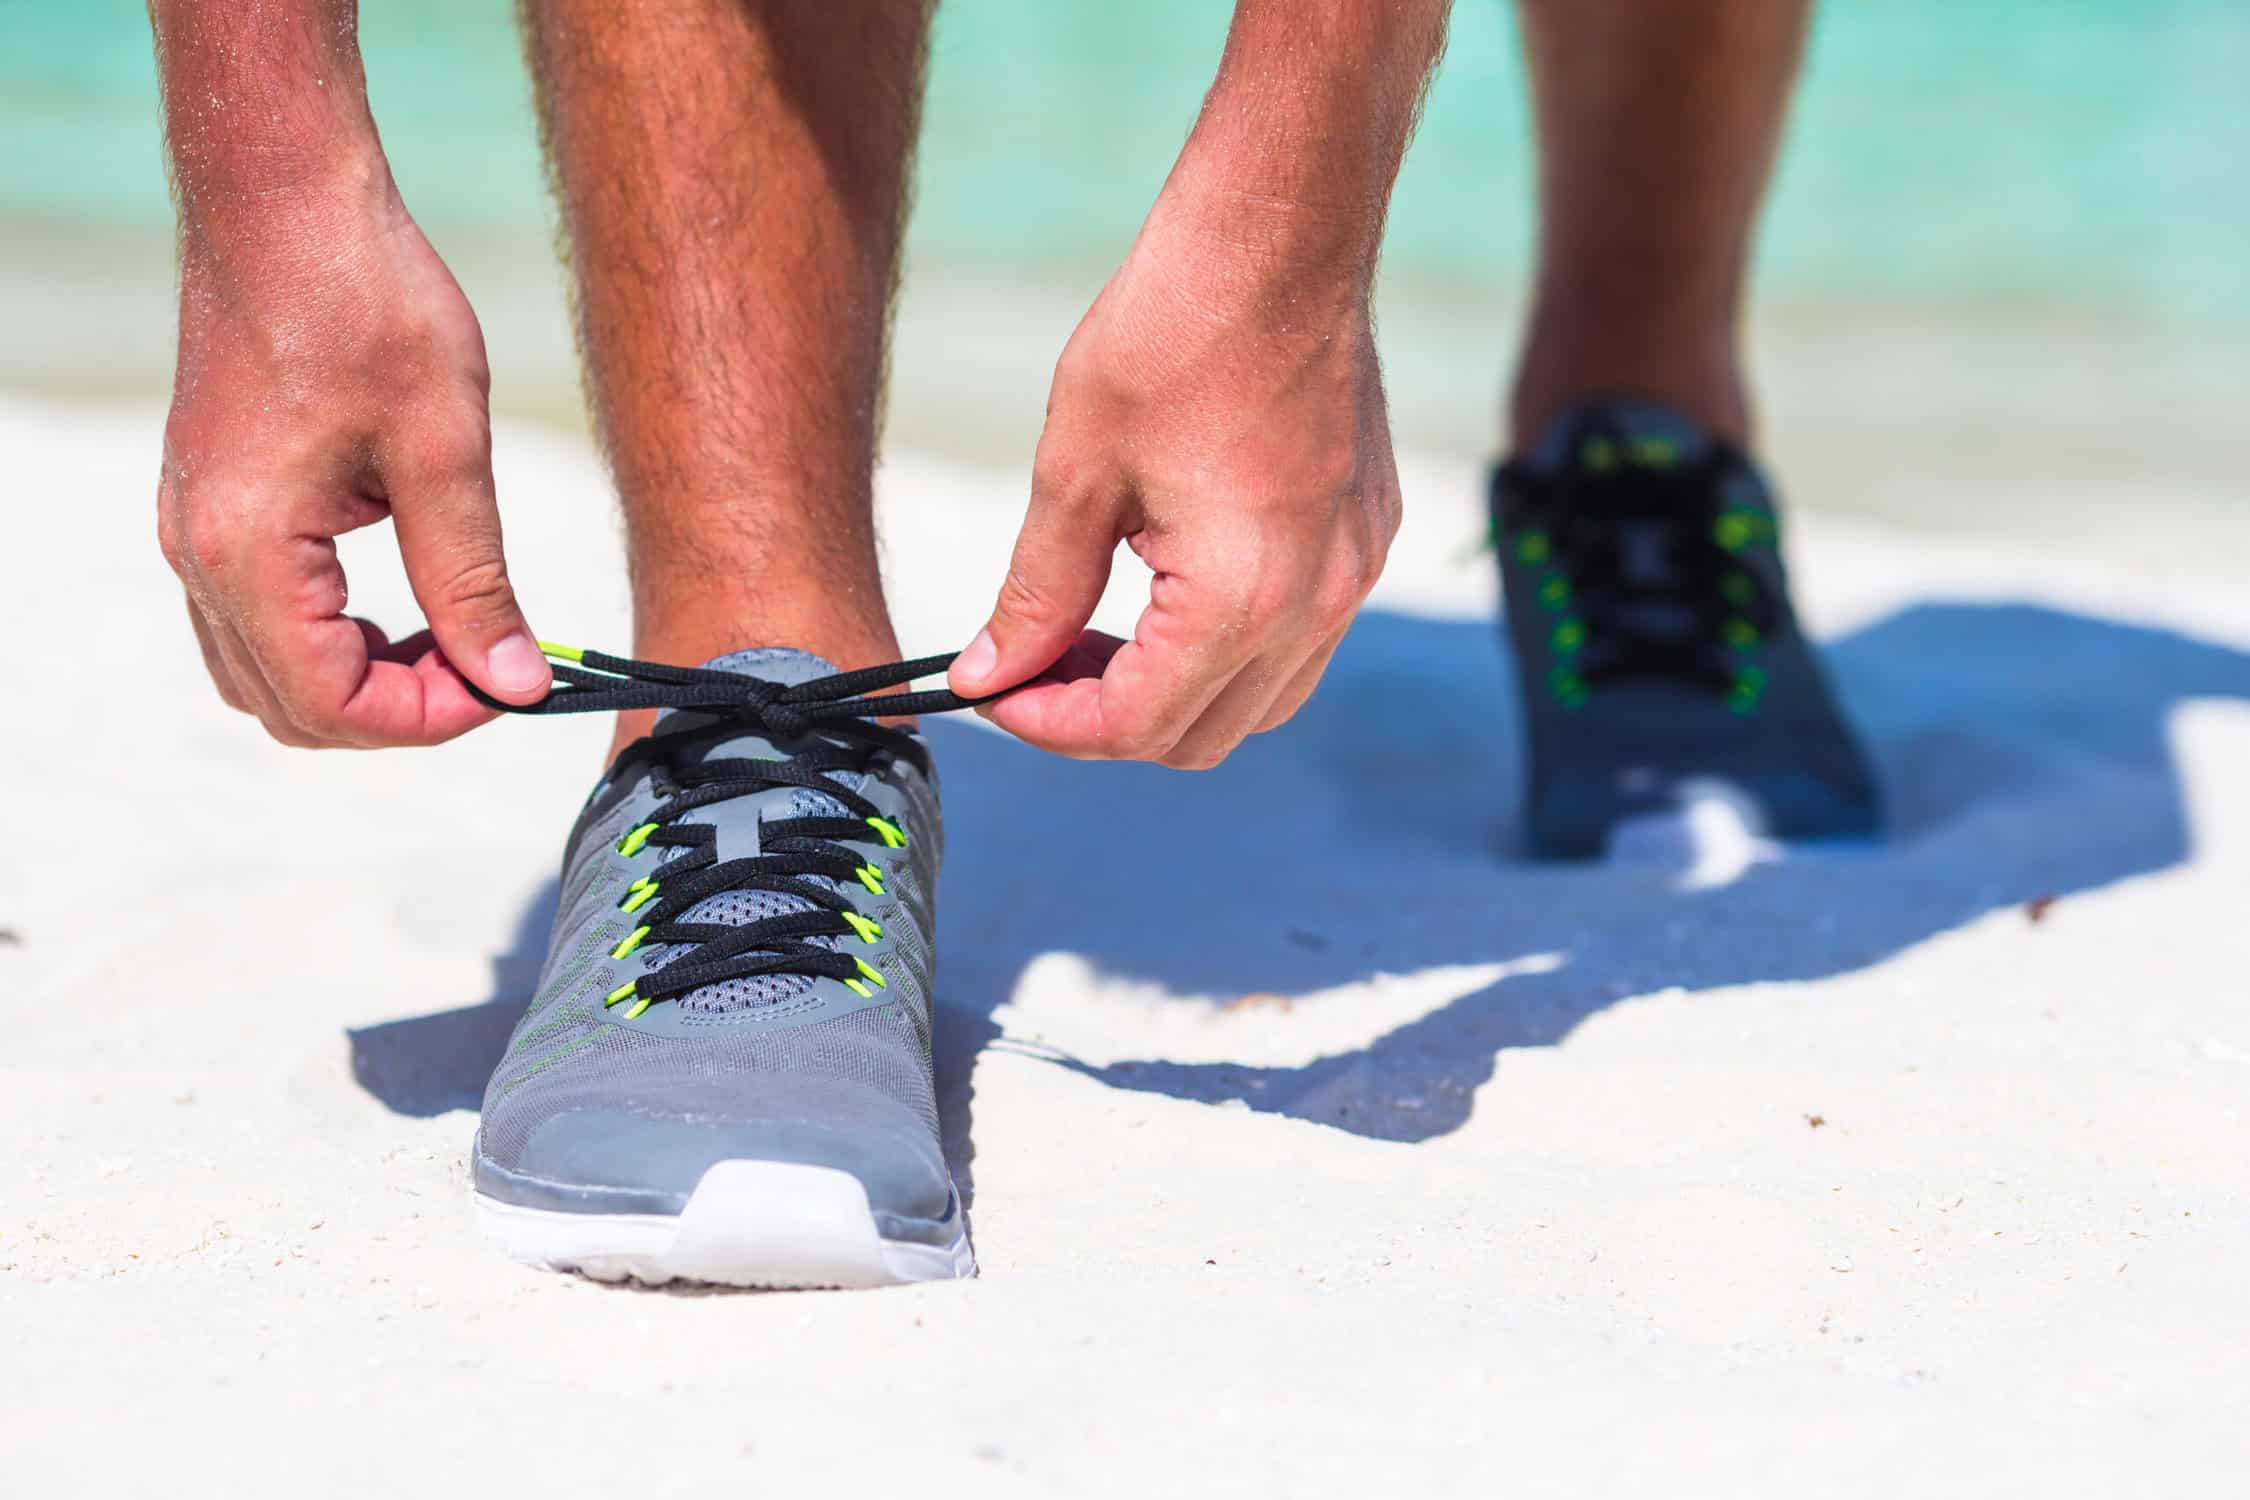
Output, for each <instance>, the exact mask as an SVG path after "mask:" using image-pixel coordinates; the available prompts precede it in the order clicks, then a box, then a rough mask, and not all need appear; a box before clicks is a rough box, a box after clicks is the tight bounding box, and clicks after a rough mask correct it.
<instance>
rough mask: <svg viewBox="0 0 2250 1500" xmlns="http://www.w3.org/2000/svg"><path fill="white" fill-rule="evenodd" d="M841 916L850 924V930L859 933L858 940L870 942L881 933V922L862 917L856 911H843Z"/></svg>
mask: <svg viewBox="0 0 2250 1500" xmlns="http://www.w3.org/2000/svg"><path fill="white" fill-rule="evenodd" d="M843 917H844V920H845V921H847V922H849V923H851V924H852V931H854V932H856V933H858V934H859V940H860V941H861V942H863V943H872V942H874V941H875V940H876V939H877V938H879V937H881V936H882V935H883V924H882V923H880V922H877V921H875V920H873V919H872V918H869V917H863V916H861V915H860V914H859V913H858V912H856V911H848V912H845V913H844V914H843Z"/></svg>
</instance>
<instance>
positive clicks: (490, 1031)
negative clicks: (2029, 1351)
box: [345, 880, 560, 1119]
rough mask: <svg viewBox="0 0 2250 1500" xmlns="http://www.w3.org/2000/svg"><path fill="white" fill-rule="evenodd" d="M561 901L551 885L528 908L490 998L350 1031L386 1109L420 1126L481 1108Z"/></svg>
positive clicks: (500, 958)
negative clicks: (418, 1120)
mask: <svg viewBox="0 0 2250 1500" xmlns="http://www.w3.org/2000/svg"><path fill="white" fill-rule="evenodd" d="M559 895H560V892H559V890H558V887H557V884H556V882H555V881H553V880H549V881H547V882H546V883H545V884H544V885H542V886H540V888H539V889H538V891H537V892H535V893H534V894H533V896H532V898H531V899H530V900H529V901H528V902H526V903H525V904H524V908H523V911H522V913H521V914H520V915H519V916H517V918H516V929H515V935H514V937H513V938H512V939H511V940H510V942H509V945H508V948H507V951H505V952H503V953H499V954H496V955H495V956H494V957H493V960H492V990H491V995H490V997H489V998H487V999H485V1000H482V1001H479V1002H478V1003H477V1004H475V1005H468V1006H463V1007H461V1008H459V1009H457V1010H443V1011H437V1012H434V1013H433V1014H430V1015H426V1016H408V1017H406V1018H405V1019H403V1020H398V1021H385V1022H383V1023H381V1024H380V1025H376V1026H365V1027H358V1028H354V1029H352V1030H350V1031H347V1032H346V1033H345V1036H346V1037H347V1038H349V1039H350V1042H351V1049H352V1077H354V1078H355V1079H357V1080H359V1086H360V1087H361V1088H363V1089H365V1090H367V1092H368V1093H370V1094H373V1095H374V1096H375V1097H376V1098H377V1099H379V1100H381V1101H382V1103H383V1105H384V1107H385V1108H387V1109H390V1110H392V1111H393V1112H395V1113H397V1114H402V1115H413V1116H415V1117H417V1118H421V1119H427V1118H429V1117H430V1116H433V1115H442V1114H445V1113H446V1112H447V1111H449V1110H456V1109H476V1108H478V1107H479V1106H481V1105H482V1104H483V1103H484V1085H485V1080H487V1079H488V1078H490V1077H491V1076H492V1070H493V1069H494V1068H496V1067H498V1066H499V1065H500V1057H501V1054H502V1053H504V1052H506V1051H507V1049H508V1033H509V1032H511V1031H513V1030H514V1029H515V1025H516V1019H517V1017H519V1016H521V1015H522V1014H523V1008H524V1007H525V1006H526V1005H529V1004H530V1003H531V995H532V991H533V990H534V989H536V988H537V987H538V984H539V966H540V964H541V963H542V962H543V961H544V960H545V959H546V956H547V934H548V930H549V929H550V928H552V927H553V926H554V923H555V903H556V900H557V899H558V897H559Z"/></svg>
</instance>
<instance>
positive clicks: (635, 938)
mask: <svg viewBox="0 0 2250 1500" xmlns="http://www.w3.org/2000/svg"><path fill="white" fill-rule="evenodd" d="M647 936H648V929H647V928H646V927H636V928H634V929H633V930H632V932H631V933H629V934H628V935H627V936H626V938H625V941H624V942H622V943H619V944H618V945H617V946H616V947H614V948H612V949H610V950H609V956H610V957H611V958H624V957H626V956H628V955H629V954H631V953H632V951H633V950H634V949H635V948H638V947H639V946H640V945H641V939H642V938H645V937H647Z"/></svg>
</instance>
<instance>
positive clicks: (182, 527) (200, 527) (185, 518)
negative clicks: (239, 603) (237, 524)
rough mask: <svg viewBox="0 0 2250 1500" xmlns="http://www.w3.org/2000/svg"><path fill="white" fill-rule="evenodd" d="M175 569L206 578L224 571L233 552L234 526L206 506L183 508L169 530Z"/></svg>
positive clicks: (217, 512)
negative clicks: (183, 512) (175, 558)
mask: <svg viewBox="0 0 2250 1500" xmlns="http://www.w3.org/2000/svg"><path fill="white" fill-rule="evenodd" d="M171 532H172V538H173V547H174V549H175V551H174V552H172V553H168V554H167V556H176V557H177V559H178V560H177V561H176V562H175V563H174V566H175V567H176V568H179V569H181V570H182V571H183V572H193V573H199V574H203V575H205V576H209V575H212V574H217V573H223V572H225V571H226V568H227V562H228V559H229V557H230V556H231V554H232V552H233V550H234V532H235V528H234V526H233V525H232V524H231V523H230V522H229V520H228V519H227V518H226V517H225V516H224V515H223V514H222V513H220V512H219V511H218V510H217V509H215V508H214V507H212V506H208V505H191V506H188V507H186V510H185V514H183V515H181V516H180V517H179V518H178V520H177V521H176V522H175V523H174V525H173V526H172V527H171Z"/></svg>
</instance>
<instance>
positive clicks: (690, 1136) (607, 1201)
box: [478, 1084, 954, 1223]
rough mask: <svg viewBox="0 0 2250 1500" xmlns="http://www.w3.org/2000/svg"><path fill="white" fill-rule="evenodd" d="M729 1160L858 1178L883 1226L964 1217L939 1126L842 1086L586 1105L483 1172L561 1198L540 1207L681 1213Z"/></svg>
mask: <svg viewBox="0 0 2250 1500" xmlns="http://www.w3.org/2000/svg"><path fill="white" fill-rule="evenodd" d="M723 1161H760V1162H784V1163H790V1164H794V1165H800V1166H814V1167H827V1168H831V1169H834V1170H837V1171H842V1172H848V1173H850V1174H851V1175H852V1176H853V1177H855V1178H857V1179H858V1180H859V1183H860V1185H861V1187H863V1188H864V1189H865V1190H866V1192H867V1201H868V1206H869V1207H870V1208H871V1209H872V1210H873V1211H874V1212H875V1213H876V1214H877V1215H878V1216H881V1217H886V1218H890V1219H895V1220H900V1221H912V1222H923V1223H937V1222H943V1221H945V1220H947V1219H949V1218H951V1216H952V1213H953V1208H954V1204H953V1182H952V1178H951V1176H950V1174H949V1173H948V1172H947V1171H946V1166H945V1160H944V1156H943V1154H942V1152H941V1151H940V1149H939V1146H938V1142H937V1139H936V1136H935V1134H934V1133H933V1132H932V1131H931V1130H930V1128H929V1126H928V1125H927V1124H926V1123H925V1122H924V1121H923V1120H922V1119H920V1118H919V1117H918V1116H917V1115H916V1114H915V1113H914V1112H913V1111H911V1110H909V1109H907V1108H906V1107H904V1106H903V1105H900V1104H898V1103H896V1102H894V1101H893V1100H891V1099H888V1098H886V1097H885V1096H883V1095H881V1094H879V1093H876V1092H875V1091H873V1090H871V1089H866V1088H860V1087H856V1086H852V1085H843V1084H825V1085H822V1086H818V1087H811V1088H806V1087H795V1088H789V1087H783V1088H764V1089H756V1090H747V1091H743V1096H739V1097H720V1098H714V1097H712V1096H711V1094H710V1093H709V1091H704V1090H698V1091H689V1092H686V1093H684V1094H683V1095H681V1096H678V1097H663V1096H659V1097H654V1098H647V1097H635V1098H630V1099H621V1100H619V1101H617V1102H615V1103H613V1104H602V1105H598V1106H581V1107H578V1108H574V1109H570V1110H567V1111H564V1112H561V1113H558V1114H556V1115H554V1116H552V1117H550V1118H548V1119H547V1120H544V1121H542V1122H540V1123H539V1124H538V1125H537V1126H536V1127H534V1128H533V1129H532V1130H531V1131H530V1133H529V1134H528V1136H526V1137H525V1139H524V1144H523V1148H522V1150H521V1152H520V1153H519V1154H518V1157H517V1160H516V1161H515V1162H513V1163H511V1164H509V1165H508V1166H507V1167H506V1168H505V1169H504V1170H502V1169H499V1168H498V1167H497V1166H496V1164H491V1163H488V1162H486V1161H485V1160H484V1159H483V1158H482V1157H481V1156H480V1158H479V1161H478V1169H479V1175H480V1177H483V1178H504V1179H505V1184H504V1195H505V1196H507V1197H509V1198H511V1199H515V1200H519V1201H520V1200H522V1199H523V1198H524V1197H525V1196H526V1194H527V1193H529V1194H530V1195H531V1196H533V1197H541V1198H552V1199H555V1200H556V1201H553V1202H547V1203H541V1204H539V1205H537V1206H543V1207H555V1208H580V1209H589V1210H598V1211H603V1212H645V1213H677V1212H679V1211H680V1209H681V1207H682V1206H683V1205H684V1204H685V1203H686V1202H687V1199H688V1196H689V1195H690V1194H692V1193H693V1192H694V1191H695V1187H696V1184H697V1183H698V1182H700V1181H701V1180H702V1179H703V1175H704V1173H706V1172H708V1171H709V1170H710V1169H711V1168H712V1167H713V1166H715V1165H717V1164H718V1163H720V1162H723ZM492 1186H493V1185H492V1184H490V1183H488V1184H487V1190H488V1191H489V1190H491V1187H492Z"/></svg>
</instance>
